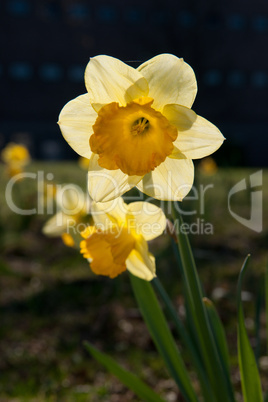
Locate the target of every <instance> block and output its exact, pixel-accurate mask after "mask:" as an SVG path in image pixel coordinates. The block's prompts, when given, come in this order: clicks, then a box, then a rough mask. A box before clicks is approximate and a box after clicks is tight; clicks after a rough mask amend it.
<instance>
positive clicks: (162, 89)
mask: <svg viewBox="0 0 268 402" xmlns="http://www.w3.org/2000/svg"><path fill="white" fill-rule="evenodd" d="M138 70H139V71H140V72H141V74H142V75H143V76H144V77H145V78H146V80H147V82H148V84H149V95H148V96H150V97H152V98H153V99H154V103H153V107H154V108H155V109H157V110H160V111H161V110H162V108H163V107H164V105H167V104H170V103H177V104H179V105H183V106H187V107H191V106H192V104H193V102H194V99H195V96H196V93H197V83H196V78H195V74H194V71H193V69H192V68H191V67H190V66H189V64H187V63H185V62H184V60H183V59H179V58H178V57H176V56H173V55H172V54H160V55H158V56H156V57H153V58H152V59H150V60H148V61H146V62H145V63H143V64H142V65H141V66H139V67H138Z"/></svg>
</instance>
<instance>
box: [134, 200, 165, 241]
mask: <svg viewBox="0 0 268 402" xmlns="http://www.w3.org/2000/svg"><path fill="white" fill-rule="evenodd" d="M127 209H128V215H127V220H128V227H129V228H132V227H134V230H135V232H136V233H137V234H138V235H142V236H143V237H144V239H145V240H146V241H149V240H152V239H155V238H156V237H158V236H160V235H161V234H162V233H163V231H164V230H165V228H166V217H165V214H164V213H163V211H162V209H161V208H159V207H157V206H156V205H154V204H151V203H149V202H132V203H130V204H128V206H127Z"/></svg>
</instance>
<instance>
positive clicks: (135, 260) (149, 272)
mask: <svg viewBox="0 0 268 402" xmlns="http://www.w3.org/2000/svg"><path fill="white" fill-rule="evenodd" d="M126 264H127V269H128V271H129V272H131V273H132V274H133V275H135V276H137V277H138V278H141V279H144V280H146V281H151V280H152V279H153V278H154V277H155V276H156V275H155V258H154V256H153V255H152V254H151V253H149V251H148V245H147V243H146V241H145V240H144V239H142V237H141V238H140V240H139V241H137V242H136V245H135V249H134V250H132V251H131V253H130V254H129V256H128V258H127V261H126Z"/></svg>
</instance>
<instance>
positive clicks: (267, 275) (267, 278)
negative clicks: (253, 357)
mask: <svg viewBox="0 0 268 402" xmlns="http://www.w3.org/2000/svg"><path fill="white" fill-rule="evenodd" d="M265 309H266V335H267V336H266V338H267V341H268V264H267V267H266V272H265ZM267 354H268V342H267Z"/></svg>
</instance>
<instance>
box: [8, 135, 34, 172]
mask: <svg viewBox="0 0 268 402" xmlns="http://www.w3.org/2000/svg"><path fill="white" fill-rule="evenodd" d="M1 158H2V161H3V162H4V163H5V164H6V171H7V174H8V176H10V177H13V176H15V175H17V174H19V173H21V172H22V171H23V169H22V168H23V167H24V166H25V165H27V164H28V163H29V162H30V160H31V157H30V154H29V151H28V149H27V148H26V147H25V146H24V145H21V144H16V143H13V142H10V143H9V144H7V146H6V147H5V148H4V149H3V150H2V152H1Z"/></svg>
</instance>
